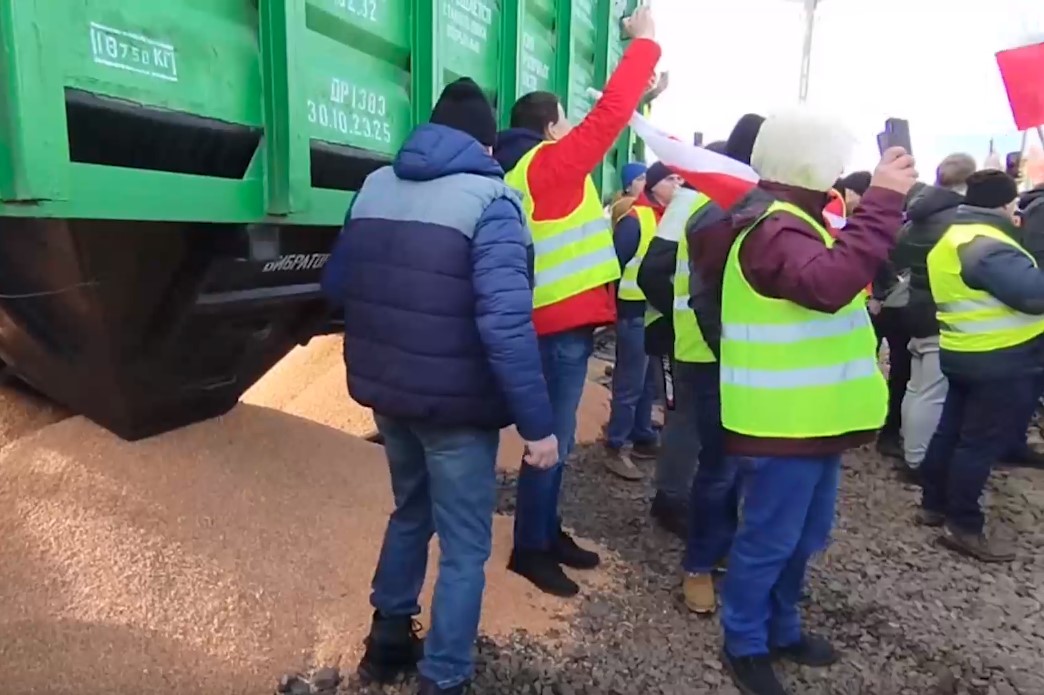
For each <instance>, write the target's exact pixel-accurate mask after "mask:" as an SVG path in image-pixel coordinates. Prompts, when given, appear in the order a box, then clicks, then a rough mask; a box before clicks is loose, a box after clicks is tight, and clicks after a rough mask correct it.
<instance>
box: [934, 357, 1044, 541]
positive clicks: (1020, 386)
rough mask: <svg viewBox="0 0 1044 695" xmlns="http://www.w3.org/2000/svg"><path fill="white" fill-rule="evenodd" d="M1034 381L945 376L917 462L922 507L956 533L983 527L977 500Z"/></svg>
mask: <svg viewBox="0 0 1044 695" xmlns="http://www.w3.org/2000/svg"><path fill="white" fill-rule="evenodd" d="M1034 383H1035V381H1034V380H1033V379H1030V378H1027V377H1017V378H1005V379H993V380H982V381H971V380H965V379H959V378H955V377H950V389H949V391H948V392H947V394H946V403H945V404H944V405H943V411H942V417H941V418H940V419H939V427H938V429H936V430H935V435H934V436H933V437H932V442H931V444H929V445H928V452H927V453H926V454H925V456H924V461H923V462H922V463H921V481H922V487H923V497H922V500H921V506H923V507H924V509H926V510H928V511H932V512H938V513H940V514H945V515H946V520H947V522H948V523H949V524H950V525H951V526H952V527H954V528H955V529H957V530H959V531H964V532H966V533H979V532H980V531H982V528H983V525H984V522H985V520H984V518H983V514H982V509H981V507H980V506H979V498H980V497H981V496H982V492H983V490H984V489H985V487H986V482H987V481H988V480H989V478H990V470H991V469H992V467H993V464H994V463H995V462H996V461H997V460H998V458H1000V456H1001V455H1002V454H1004V453H1005V450H1006V449H1007V447H1008V446H1009V444H1010V441H1011V428H1012V421H1013V420H1015V419H1016V418H1018V417H1019V416H1020V414H1021V413H1022V412H1023V410H1024V408H1025V403H1026V399H1028V398H1029V391H1030V389H1031V388H1032V387H1033V386H1032V385H1033V384H1034Z"/></svg>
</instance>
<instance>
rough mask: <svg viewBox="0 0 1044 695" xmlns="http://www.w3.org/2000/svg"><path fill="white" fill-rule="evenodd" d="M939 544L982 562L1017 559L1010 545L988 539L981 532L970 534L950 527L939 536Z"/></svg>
mask: <svg viewBox="0 0 1044 695" xmlns="http://www.w3.org/2000/svg"><path fill="white" fill-rule="evenodd" d="M939 542H940V543H941V544H943V545H944V546H946V547H947V548H949V549H950V550H953V551H956V552H958V553H960V554H961V555H967V556H968V557H972V558H975V559H976V560H979V561H980V562H1011V561H1012V560H1014V559H1015V551H1014V549H1012V548H1011V546H1010V545H1008V544H1007V543H1005V542H1004V541H1000V540H997V539H996V538H987V537H986V534H985V533H982V532H981V531H980V532H979V533H968V532H966V531H961V530H959V529H955V528H953V527H952V526H949V525H948V526H947V527H946V529H945V530H944V531H943V533H942V535H941V536H939Z"/></svg>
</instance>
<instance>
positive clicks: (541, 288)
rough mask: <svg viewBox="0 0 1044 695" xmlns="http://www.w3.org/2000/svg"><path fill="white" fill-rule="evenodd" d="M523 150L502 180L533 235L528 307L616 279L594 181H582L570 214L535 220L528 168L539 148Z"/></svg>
mask: <svg viewBox="0 0 1044 695" xmlns="http://www.w3.org/2000/svg"><path fill="white" fill-rule="evenodd" d="M549 144H551V143H547V142H544V143H541V144H539V145H537V146H536V147H534V148H533V149H531V150H530V151H529V152H527V153H526V154H525V155H524V156H523V157H522V159H520V160H519V161H518V164H516V165H515V168H514V169H512V170H511V171H509V172H508V173H507V175H506V176H505V177H504V182H505V183H506V184H507V185H509V186H511V187H512V188H514V189H516V190H517V191H519V193H521V194H522V210H523V211H524V212H525V214H526V222H528V223H529V229H530V232H531V233H532V235H533V252H534V272H533V307H534V308H536V309H539V308H541V307H545V306H548V305H551V304H555V303H557V302H561V301H563V300H565V299H569V298H570V297H575V296H577V295H578V294H582V293H584V292H586V291H587V290H590V289H594V288H595V287H601V286H603V285H607V284H609V283H610V282H613V281H614V280H618V279H619V278H620V262H619V261H618V260H617V257H616V250H615V248H614V247H613V234H612V231H611V229H610V228H609V220H608V218H607V217H606V215H605V211H604V210H603V209H602V204H601V202H600V201H599V198H598V191H596V190H595V186H594V182H592V181H591V177H590V176H588V177H587V179H586V180H585V181H584V197H583V200H581V202H580V204H579V205H578V206H577V207H576V209H575V210H573V211H572V212H571V213H569V214H568V215H566V216H565V217H563V218H560V219H557V220H540V221H537V220H534V219H533V210H534V202H533V197H532V195H530V191H529V166H530V164H532V163H533V158H534V157H535V156H536V154H537V152H539V151H540V149H541V148H542V147H546V146H548V145H549Z"/></svg>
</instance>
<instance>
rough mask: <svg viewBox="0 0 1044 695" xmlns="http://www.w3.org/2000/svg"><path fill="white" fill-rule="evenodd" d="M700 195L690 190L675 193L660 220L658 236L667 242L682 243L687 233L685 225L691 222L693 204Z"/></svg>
mask: <svg viewBox="0 0 1044 695" xmlns="http://www.w3.org/2000/svg"><path fill="white" fill-rule="evenodd" d="M698 195H699V193H697V192H696V191H690V190H689V189H688V188H679V189H678V190H677V191H675V192H674V198H672V199H671V202H670V204H669V205H668V206H667V209H666V210H664V211H663V217H661V218H660V226H658V227H657V228H656V236H657V237H658V238H660V239H666V240H667V241H680V240H681V237H682V234H684V233H685V224H686V223H687V222H688V221H689V217H691V216H692V215H691V213H692V204H693V203H694V202H696V196H698Z"/></svg>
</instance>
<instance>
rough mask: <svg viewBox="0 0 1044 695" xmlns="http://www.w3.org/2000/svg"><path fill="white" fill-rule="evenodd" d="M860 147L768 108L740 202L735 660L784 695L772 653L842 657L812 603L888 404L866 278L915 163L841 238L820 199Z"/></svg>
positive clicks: (765, 693)
mask: <svg viewBox="0 0 1044 695" xmlns="http://www.w3.org/2000/svg"><path fill="white" fill-rule="evenodd" d="M853 143H854V139H853V138H852V137H851V136H850V135H849V134H848V133H847V131H845V129H844V128H843V126H841V125H840V124H839V123H838V122H837V121H835V120H833V119H830V118H826V117H823V116H819V115H817V114H815V113H814V112H811V111H809V110H808V109H807V108H805V107H797V108H794V109H792V110H788V111H785V112H781V113H776V114H773V115H771V116H769V118H768V119H766V120H765V122H764V123H763V124H762V126H761V128H760V131H759V132H758V135H757V139H756V140H755V142H754V147H753V151H752V155H751V166H752V167H753V168H754V170H755V171H756V172H757V173H758V175H759V176H760V177H761V181H760V182H759V183H758V186H757V190H755V191H753V192H752V193H751V194H749V195H748V196H747V197H746V198H745V199H744V200H742V201H741V202H740V203H739V204H738V205H737V206H736V207H734V208H733V209H732V210H730V211H729V220H730V222H731V224H732V226H733V228H734V229H735V230H736V231H737V235H736V240H735V241H734V242H733V244H732V247H731V248H730V250H729V254H728V257H727V260H726V262H725V270H724V277H723V281H722V295H721V297H722V299H721V302H722V303H721V357H720V362H719V364H720V370H721V371H720V373H721V379H720V384H721V421H722V426H723V428H724V430H725V454H726V457H727V458H728V460H730V461H731V462H732V463H733V465H735V466H736V467H737V468H738V469H739V480H740V513H739V519H740V522H739V529H738V530H737V532H736V536H735V539H734V540H733V542H732V548H731V552H730V553H729V558H728V573H727V574H726V575H725V579H724V585H723V589H722V610H721V623H722V628H723V631H724V636H725V648H724V653H723V661H724V664H725V666H726V668H727V669H728V671H729V673H730V674H731V675H732V677H733V679H734V680H735V682H736V683H737V685H738V686H739V689H740V690H741V691H742V692H744V693H750V694H753V695H782V694H785V693H786V690H785V689H784V687H783V686H782V684H781V683H780V682H779V679H778V676H777V675H776V673H775V671H774V669H773V667H772V662H773V660H774V658H784V659H788V660H791V661H794V662H796V663H799V664H802V665H806V666H813V667H823V666H828V665H830V664H832V663H833V662H834V661H836V660H837V658H838V656H837V652H836V651H835V649H834V647H833V646H832V645H831V643H830V642H829V641H828V640H827V639H826V638H824V637H821V636H817V635H814V634H811V633H809V632H807V631H806V630H805V629H803V627H802V623H801V616H800V610H799V607H798V603H799V601H800V599H801V596H802V590H803V585H804V579H805V571H806V568H807V566H808V563H809V561H810V559H811V558H812V556H813V555H814V554H816V553H818V552H820V551H822V550H823V549H824V548H825V546H826V545H827V543H828V540H829V536H830V531H831V528H832V525H833V520H834V514H835V506H836V501H837V494H838V485H839V482H840V476H841V454H842V453H843V452H844V451H846V450H848V449H851V448H853V447H856V446H859V445H861V444H864V443H867V442H869V441H872V440H873V438H874V436H875V434H876V432H877V429H878V428H879V427H880V426H881V425H882V424H883V422H884V419H885V414H886V410H887V400H888V399H887V387H886V385H885V381H884V377H883V376H882V375H881V373H880V370H879V368H878V365H877V359H876V355H875V354H874V343H875V339H874V332H873V328H872V326H871V325H870V320H869V317H868V315H867V312H866V306H865V302H866V300H865V294H864V291H863V289H864V288H865V287H866V285H867V284H868V283H869V282H870V281H871V280H872V279H873V276H874V274H875V273H876V272H877V269H878V268H879V267H880V265H881V263H882V262H884V261H885V259H886V258H887V257H888V253H889V251H890V250H891V248H892V247H893V246H894V244H895V236H896V233H897V232H898V231H899V227H900V225H901V223H902V210H903V202H904V200H905V196H906V193H907V192H908V191H909V190H910V188H911V187H912V186H913V185H914V183H915V182H916V180H917V171H916V169H915V167H914V161H913V158H912V157H911V156H909V155H908V154H907V153H906V152H904V151H903V150H902V149H900V148H894V149H890V150H887V151H886V152H885V153H884V155H883V156H882V158H881V162H880V163H879V164H878V166H877V168H876V169H875V171H874V174H873V178H872V181H871V185H870V187H869V188H868V189H867V192H866V195H864V196H863V199H862V201H861V204H860V205H859V207H858V208H856V210H855V211H853V212H852V213H851V214H850V216H849V218H848V221H847V225H846V226H845V229H844V231H843V233H842V234H839V235H838V236H837V238H836V239H835V238H834V237H833V236H832V235H831V234H830V233H829V232H828V231H827V229H826V226H825V224H824V222H823V217H822V211H823V207H824V205H825V204H826V202H827V199H828V192H829V191H830V189H831V187H832V186H833V183H834V182H835V181H836V180H837V178H838V177H839V176H840V174H841V172H842V170H843V168H844V164H845V161H846V160H847V159H848V155H849V154H850V151H851V147H852V145H853Z"/></svg>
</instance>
